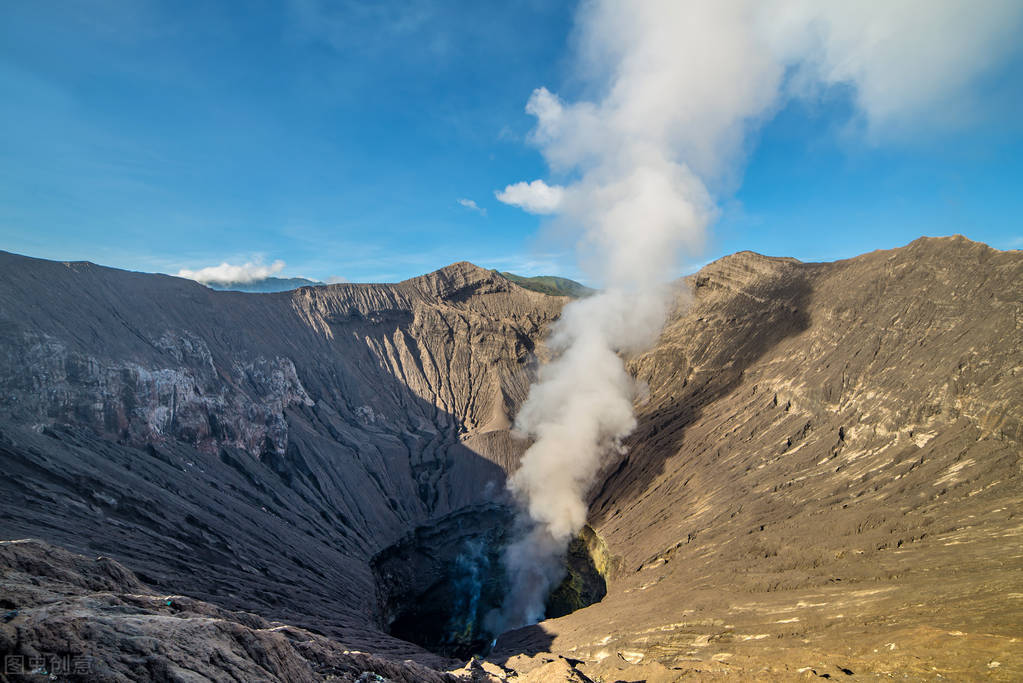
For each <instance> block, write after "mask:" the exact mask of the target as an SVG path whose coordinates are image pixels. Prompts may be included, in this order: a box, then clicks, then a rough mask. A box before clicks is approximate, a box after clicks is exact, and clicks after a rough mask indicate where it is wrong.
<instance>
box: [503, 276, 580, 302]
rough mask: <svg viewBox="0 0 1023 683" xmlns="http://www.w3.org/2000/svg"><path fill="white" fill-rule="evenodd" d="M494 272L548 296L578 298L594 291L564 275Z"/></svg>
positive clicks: (520, 285)
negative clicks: (531, 275)
mask: <svg viewBox="0 0 1023 683" xmlns="http://www.w3.org/2000/svg"><path fill="white" fill-rule="evenodd" d="M494 272H495V273H497V274H498V275H501V276H502V277H504V278H505V279H507V280H511V281H512V282H514V283H515V284H517V285H518V286H519V287H524V288H526V289H531V290H533V291H534V292H540V293H541V294H549V295H550V296H570V297H572V298H573V299H579V298H582V297H584V296H589V295H590V294H593V293H594V292H595V291H596V290H595V289H591V288H590V287H587V286H586V285H582V284H579V283H578V282H576V281H575V280H569V279H568V278H565V277H556V276H554V275H537V276H536V277H525V276H522V275H516V274H515V273H505V272H502V271H499V270H495V271H494Z"/></svg>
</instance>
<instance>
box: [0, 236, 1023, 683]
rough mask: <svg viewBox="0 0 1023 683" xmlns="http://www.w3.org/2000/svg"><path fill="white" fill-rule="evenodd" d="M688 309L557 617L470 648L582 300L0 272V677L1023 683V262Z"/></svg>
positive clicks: (787, 282)
mask: <svg viewBox="0 0 1023 683" xmlns="http://www.w3.org/2000/svg"><path fill="white" fill-rule="evenodd" d="M675 291H676V301H675V304H676V305H675V311H674V313H673V315H672V316H671V319H670V321H669V323H668V325H667V326H666V328H665V330H664V332H663V334H662V336H661V338H660V341H659V342H658V344H657V345H656V347H655V348H653V349H651V350H650V351H648V352H646V353H644V354H641V355H638V356H634V357H629V358H627V359H626V360H627V365H628V368H629V370H630V372H631V373H632V374H633V375H634V376H635V377H636V378H637V380H638V381H639V382H641V383H642V385H643V386H644V387H645V391H644V392H642V400H641V401H639V402H638V403H637V405H636V411H637V415H638V418H639V427H638V428H637V430H636V431H635V432H634V433H633V435H632V436H631V437H629V439H628V442H627V443H626V451H625V453H624V454H623V455H621V456H615V458H614V459H613V460H611V461H609V462H608V463H607V466H606V468H605V470H604V471H603V472H602V473H601V477H600V478H599V481H600V484H599V485H598V486H597V487H595V489H594V490H593V491H592V494H591V500H590V523H589V526H588V527H587V528H586V529H584V531H583V533H582V534H581V536H580V538H579V540H578V542H577V543H574V544H573V548H572V550H571V552H570V553H569V558H568V560H567V562H566V564H567V567H568V578H567V579H566V582H565V583H564V584H563V585H562V587H560V588H559V592H558V594H557V595H556V596H553V597H552V602H551V603H550V609H549V613H550V614H559V615H562V616H559V617H558V618H552V619H548V620H546V621H544V622H542V623H540V624H538V625H535V626H532V627H527V628H524V629H519V630H517V631H512V632H509V633H505V634H500V637H499V638H498V639H497V643H496V645H494V646H493V647H492V648H490V647H489V643H484V642H482V641H481V640H480V639H481V638H482V637H483V636H484V635H486V637H487V638H489V634H482V633H479V632H478V630H477V628H478V620H477V619H475V618H474V617H471V616H470V617H466V616H465V614H468V613H470V612H471V613H472V614H475V613H476V612H478V611H479V610H480V609H482V607H481V605H484V604H486V603H487V602H488V601H494V600H499V598H500V591H501V588H502V586H501V578H500V575H501V573H500V568H499V566H498V564H499V553H498V551H499V549H500V547H501V545H502V544H503V543H504V542H506V541H507V539H508V538H509V536H510V535H511V534H513V533H514V521H513V517H512V515H511V512H510V511H511V506H512V501H510V500H509V498H508V496H507V494H505V492H504V491H505V489H504V482H505V478H506V476H507V475H508V474H509V473H510V472H512V471H514V469H515V467H516V464H517V462H518V458H519V457H520V455H521V453H522V452H523V450H524V448H525V446H526V445H527V444H525V443H524V442H523V441H522V440H520V439H519V438H516V437H515V436H514V435H513V434H512V432H511V430H510V427H511V424H512V422H513V420H514V416H515V413H516V410H517V408H518V406H519V405H520V404H521V402H522V401H523V400H524V399H525V396H526V393H527V391H528V388H529V385H530V383H531V381H532V380H533V378H534V377H535V373H536V370H537V367H538V366H539V365H540V364H541V363H542V362H543V361H544V360H545V358H546V357H547V353H546V351H545V348H544V337H545V333H546V331H547V329H548V327H549V325H550V324H551V323H552V322H553V321H554V320H556V319H557V317H558V315H559V312H560V310H561V308H562V307H563V306H564V305H565V304H566V303H567V302H568V301H569V299H568V298H567V297H561V296H549V295H546V294H544V293H541V292H536V291H530V290H527V289H524V288H522V287H520V286H518V285H516V284H515V283H514V282H512V281H510V280H508V279H507V278H505V277H503V276H502V275H501V274H500V273H496V272H494V271H489V270H485V269H482V268H478V267H476V266H473V265H472V264H469V263H457V264H454V265H451V266H448V267H446V268H444V269H441V270H439V271H437V272H435V273H431V274H429V275H425V276H423V277H420V278H414V279H412V280H407V281H405V282H402V283H398V284H394V285H358V284H337V285H326V286H318V287H303V288H299V289H296V290H294V291H289V292H282V293H273V294H247V293H238V292H217V291H212V290H210V289H208V288H206V287H203V286H202V285H199V284H197V283H194V282H190V281H187V280H182V279H178V278H173V277H168V276H161V275H149V274H141V273H131V272H125V271H119V270H113V269H109V268H103V267H100V266H96V265H93V264H90V263H59V262H51V261H42V260H37V259H31V258H26V257H22V256H16V255H13V254H7V253H0V332H2V334H0V387H2V391H0V466H2V473H3V477H2V478H0V538H3V539H11V541H9V542H4V543H2V544H0V571H2V576H0V600H2V603H0V607H2V608H3V609H4V610H6V614H5V615H4V616H3V619H2V620H0V650H2V653H0V654H3V655H5V656H7V655H10V656H12V657H15V658H19V657H20V658H22V660H24V661H28V660H29V659H30V658H31V657H37V658H38V657H45V656H49V655H53V656H58V657H65V658H66V660H67V661H75V662H77V663H81V662H79V661H78V660H82V661H86V660H87V661H86V663H85V664H82V666H86V665H87V666H88V672H87V673H80V674H74V673H72V674H70V676H71V677H74V676H75V675H79V676H80V677H81V678H82V679H83V680H85V679H88V680H95V679H100V680H133V679H160V680H202V679H212V680H223V679H227V678H232V677H233V678H235V679H237V680H325V679H331V678H332V679H333V680H357V679H360V677H363V678H365V675H368V674H367V673H366V672H370V673H374V674H379V675H381V676H384V677H386V678H389V679H391V680H408V681H414V680H455V679H456V677H458V678H462V679H466V680H470V679H471V680H503V679H508V680H516V679H517V680H576V681H585V680H599V681H603V680H606V681H612V680H619V679H623V680H625V679H627V680H639V679H642V680H649V681H655V680H675V679H676V678H679V677H681V676H686V675H691V674H701V675H704V676H707V677H714V676H718V675H721V676H726V675H741V676H745V677H765V676H766V677H779V676H780V677H785V676H791V677H798V676H807V677H813V676H827V677H831V678H835V677H844V676H847V675H861V674H870V675H884V674H892V675H899V674H908V675H910V676H911V677H924V676H933V675H935V674H941V675H943V676H951V677H956V678H962V677H971V678H973V677H981V676H992V677H995V678H1004V679H1006V680H1009V679H1013V678H1019V677H1020V676H1023V645H1021V641H1020V637H1021V635H1023V633H1021V632H1023V621H1021V617H1020V615H1021V614H1023V609H1021V599H1023V579H1021V577H1023V572H1021V571H1020V570H1021V569H1023V555H1021V554H1020V551H1019V548H1020V542H1019V541H1020V532H1021V529H1023V527H1021V525H1020V519H1019V518H1018V517H1017V515H1018V513H1019V511H1020V502H1021V498H1023V494H1021V490H1023V489H1021V486H1020V483H1021V470H1020V467H1021V462H1020V457H1021V441H1023V400H1021V397H1023V349H1021V340H1023V254H1021V253H1020V252H1018V251H1012V252H1000V251H996V250H994V249H991V248H989V247H987V246H985V245H982V244H978V243H974V242H970V241H968V240H966V239H964V238H961V237H955V238H934V239H921V240H917V241H916V242H914V243H912V244H910V245H909V246H907V247H904V248H901V249H895V250H891V251H879V252H873V253H870V254H866V255H863V256H860V257H857V258H854V259H849V260H846V261H838V262H834V263H800V262H798V261H795V260H792V259H778V258H768V257H764V256H760V255H757V254H753V253H749V252H743V253H739V254H735V255H732V256H729V257H726V258H724V259H721V260H719V261H717V262H715V263H712V264H710V265H708V266H707V267H705V268H704V269H703V270H701V271H700V272H699V273H697V274H696V275H693V276H691V277H689V278H686V279H685V280H681V281H679V282H677V283H676V289H675ZM27 538H31V539H36V540H31V541H22V540H19V541H16V542H15V539H27ZM97 556H100V557H99V559H96V558H97ZM467 562H468V564H466V563H467ZM467 567H468V569H467ZM481 568H484V569H486V571H483V572H482V574H481ZM470 579H471V580H470ZM467 595H468V596H470V597H469V598H467V597H466V596H467ZM463 612H464V613H463ZM460 634H462V635H460ZM464 634H469V636H464ZM493 635H498V634H493ZM463 636H464V637H463ZM410 641H415V642H410ZM474 652H479V654H484V655H485V656H486V660H485V661H484V660H473V661H472V662H471V664H470V665H469V666H467V667H466V668H463V669H460V670H458V671H455V669H456V667H458V666H459V665H460V664H461V663H462V662H461V661H456V659H454V658H462V661H464V658H465V657H466V656H467V655H468V654H472V653H474ZM83 658H84V659H83ZM22 660H18V661H22ZM444 671H455V673H444ZM367 680H368V679H367Z"/></svg>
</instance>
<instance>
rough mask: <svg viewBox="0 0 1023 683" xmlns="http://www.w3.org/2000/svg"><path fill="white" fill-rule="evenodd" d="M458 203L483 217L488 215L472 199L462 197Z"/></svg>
mask: <svg viewBox="0 0 1023 683" xmlns="http://www.w3.org/2000/svg"><path fill="white" fill-rule="evenodd" d="M458 203H459V204H461V205H462V206H464V207H465V208H467V209H469V210H470V211H475V212H476V213H478V214H479V215H481V216H486V215H487V210H486V209H484V208H483V207H481V206H480V205H479V204H477V203H476V202H475V201H473V200H471V199H466V198H465V197H462V198H461V199H459V200H458Z"/></svg>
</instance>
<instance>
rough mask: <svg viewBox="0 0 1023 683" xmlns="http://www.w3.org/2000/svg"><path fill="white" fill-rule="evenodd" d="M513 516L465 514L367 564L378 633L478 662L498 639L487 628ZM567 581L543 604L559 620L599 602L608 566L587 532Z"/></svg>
mask: <svg viewBox="0 0 1023 683" xmlns="http://www.w3.org/2000/svg"><path fill="white" fill-rule="evenodd" d="M515 523H516V516H515V514H514V512H513V510H511V509H509V508H507V507H503V506H498V505H483V506H475V507H471V508H463V509H461V510H458V511H457V512H455V513H452V514H450V515H447V516H445V517H442V518H440V519H437V520H435V521H433V522H431V523H429V524H424V525H422V526H420V527H418V528H417V529H415V530H414V531H413V532H411V533H409V534H408V535H406V536H405V537H404V538H402V539H401V540H400V541H398V542H397V543H395V544H393V545H391V546H389V547H388V548H385V549H384V550H383V551H381V552H380V553H378V554H377V555H376V556H375V557H374V558H373V561H372V568H373V573H374V576H375V577H376V582H377V591H378V595H379V599H380V601H381V604H380V610H381V614H382V622H383V623H382V624H381V626H382V627H383V628H384V629H385V630H386V631H387V632H388V633H390V634H391V635H392V636H395V637H397V638H401V639H402V640H407V641H410V642H413V643H416V644H418V645H422V646H423V647H425V648H426V649H428V650H431V651H433V652H436V653H438V654H441V655H444V656H448V657H454V658H457V659H467V658H469V657H471V656H472V655H478V654H484V653H486V652H487V650H488V649H489V647H490V645H491V643H492V642H493V640H494V638H496V636H497V635H499V634H497V633H494V632H492V631H493V629H492V628H491V627H489V623H490V621H491V620H490V619H488V617H491V618H492V613H493V612H494V611H495V610H497V609H499V608H500V606H501V604H502V601H503V600H504V597H505V594H506V593H507V591H508V581H507V578H506V573H505V567H504V564H503V555H504V548H505V547H506V545H507V544H508V542H509V541H510V540H512V539H513V538H514V537H515V534H516V526H515ZM564 566H565V577H564V580H563V581H562V582H561V584H560V585H559V586H558V587H557V589H556V590H555V591H553V592H552V593H551V595H550V598H549V600H548V603H547V616H549V617H560V616H564V615H566V614H570V613H572V612H574V611H575V610H578V609H582V608H583V607H586V606H588V605H591V604H593V603H595V602H599V601H600V600H601V599H602V598H603V597H604V595H605V594H606V593H607V581H606V577H607V572H608V569H609V567H610V566H611V561H610V556H609V554H608V553H607V549H606V546H604V544H603V541H601V540H600V538H599V537H598V536H597V535H596V533H595V532H594V531H593V530H592V529H591V528H589V527H586V528H584V529H583V531H582V533H581V534H580V535H579V537H578V538H576V539H575V540H574V541H573V542H572V545H571V547H570V548H569V551H568V553H567V555H566V557H565V562H564Z"/></svg>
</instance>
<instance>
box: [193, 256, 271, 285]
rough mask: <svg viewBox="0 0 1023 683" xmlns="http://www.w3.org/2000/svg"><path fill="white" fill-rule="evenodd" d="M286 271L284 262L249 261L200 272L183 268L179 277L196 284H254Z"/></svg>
mask: <svg viewBox="0 0 1023 683" xmlns="http://www.w3.org/2000/svg"><path fill="white" fill-rule="evenodd" d="M282 270H284V261H281V260H277V261H274V262H273V263H271V264H269V265H266V264H264V263H262V262H260V261H256V262H252V261H248V262H246V263H243V264H241V265H232V264H230V263H228V262H227V261H224V262H223V263H221V264H220V265H219V266H207V267H205V268H200V269H199V270H189V269H188V268H182V269H181V270H179V271H178V272H177V276H178V277H183V278H187V279H189V280H195V281H196V282H202V283H208V282H224V283H226V282H254V281H255V280H262V279H264V278H268V277H270V276H271V275H276V274H277V273H279V272H281V271H282Z"/></svg>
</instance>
